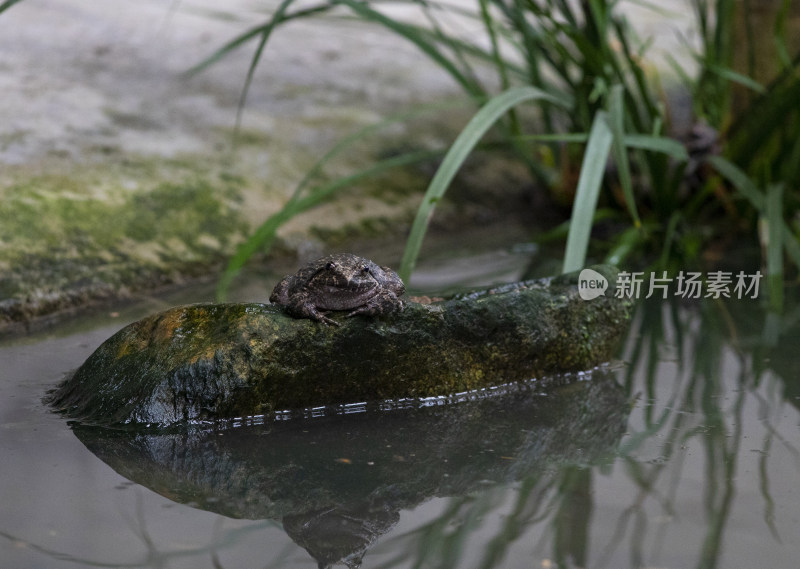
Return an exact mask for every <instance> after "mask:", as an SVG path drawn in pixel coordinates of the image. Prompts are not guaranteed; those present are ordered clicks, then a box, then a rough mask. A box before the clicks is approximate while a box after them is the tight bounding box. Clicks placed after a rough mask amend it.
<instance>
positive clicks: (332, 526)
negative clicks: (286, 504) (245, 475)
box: [283, 505, 400, 568]
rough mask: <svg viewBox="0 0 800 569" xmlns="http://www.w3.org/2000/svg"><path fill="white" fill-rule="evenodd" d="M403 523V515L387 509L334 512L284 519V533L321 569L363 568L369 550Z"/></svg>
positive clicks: (357, 509) (340, 509)
mask: <svg viewBox="0 0 800 569" xmlns="http://www.w3.org/2000/svg"><path fill="white" fill-rule="evenodd" d="M399 519H400V514H399V513H398V512H397V511H395V510H390V509H388V508H387V507H382V508H381V507H377V508H374V507H371V505H365V506H361V507H357V508H354V507H349V508H348V510H347V511H344V510H343V509H342V508H330V509H327V510H320V511H318V512H308V513H304V514H298V515H289V516H284V518H283V529H284V530H286V533H287V534H289V537H291V538H292V539H293V540H294V542H295V543H297V544H298V545H301V546H302V547H303V548H304V549H305V550H306V551H308V552H309V553H310V554H311V557H313V558H314V559H316V560H317V562H318V563H319V566H320V568H323V567H330V566H331V565H333V564H334V563H339V562H343V563H344V564H345V565H347V566H348V567H360V566H361V559H362V557H363V556H364V553H366V551H367V549H369V547H370V546H371V545H372V544H373V543H374V542H375V540H376V539H378V538H379V537H380V536H382V535H383V534H385V533H387V532H388V531H389V530H390V529H392V528H393V527H394V525H395V524H396V523H397V521H398V520H399Z"/></svg>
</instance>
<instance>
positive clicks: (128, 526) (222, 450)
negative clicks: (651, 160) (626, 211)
mask: <svg viewBox="0 0 800 569" xmlns="http://www.w3.org/2000/svg"><path fill="white" fill-rule="evenodd" d="M525 256H526V253H525V252H524V251H523V252H518V253H517V254H507V255H504V256H494V257H492V258H493V259H495V260H496V262H495V263H486V264H487V265H492V266H491V267H490V268H489V269H487V275H486V276H485V278H486V279H489V280H492V279H496V278H498V276H497V275H502V278H508V277H509V276H511V277H512V278H513V274H514V272H515V271H517V270H519V267H520V266H521V265H522V264H523V260H524V258H525ZM484 259H485V258H484ZM458 266H463V265H458ZM473 266H475V264H473ZM450 268H451V267H449V266H448V265H447V264H440V266H439V267H438V268H437V269H436V270H431V271H425V272H423V273H422V274H421V277H420V280H419V281H418V282H419V283H422V285H425V284H426V283H436V285H437V286H445V285H448V284H452V283H447V282H445V281H446V279H444V278H443V275H446V274H448V271H449V270H450ZM453 272H458V271H453ZM473 277H474V275H473ZM459 278H463V275H461V276H460V277H459ZM473 282H474V280H473ZM422 285H419V286H422ZM262 290H263V289H262V285H261V284H260V283H256V284H253V285H252V288H247V287H245V288H244V289H242V290H240V291H239V294H240V295H242V296H243V297H249V298H257V297H258V296H257V295H258V294H259V292H258V291H262ZM795 292H796V291H795ZM209 293H210V289H208V288H201V289H194V290H187V291H182V292H181V293H180V294H179V295H178V296H174V297H167V298H160V299H147V300H145V301H143V302H141V303H138V304H135V305H129V306H126V307H121V308H120V307H115V308H114V310H115V312H113V313H111V312H110V311H106V312H102V313H98V314H96V315H95V316H94V317H86V318H81V319H77V320H75V321H73V322H70V323H67V324H65V325H62V326H60V327H59V328H55V329H50V330H48V331H44V332H40V333H37V334H35V335H31V336H25V337H19V338H16V339H10V338H7V339H6V340H4V342H3V343H2V344H1V345H0V362H2V370H3V371H2V380H1V381H0V456H2V475H0V508H1V509H0V566H2V567H9V568H15V569H23V568H61V567H114V568H118V567H126V568H127V567H130V568H139V567H141V568H159V569H161V568H169V569H173V568H174V569H177V568H184V567H186V568H189V567H191V568H192V569H201V568H205V567H208V568H219V567H224V568H240V567H265V568H266V567H292V568H313V567H317V566H318V565H322V566H324V565H325V564H328V563H332V562H334V561H337V560H341V561H342V562H343V563H347V564H349V565H350V566H351V567H355V566H358V564H359V563H362V565H361V566H362V567H364V568H376V567H381V568H384V567H385V568H388V567H403V568H406V567H437V568H438V567H459V568H461V567H467V568H469V567H509V568H516V567H526V568H531V567H533V568H543V569H547V568H556V567H559V568H572V567H592V568H596V567H609V568H622V569H624V568H640V567H641V568H651V567H652V568H655V567H658V568H695V567H696V568H711V567H719V568H739V567H741V568H749V567H771V568H787V569H788V568H792V567H797V559H798V558H800V544H798V542H797V540H796V537H797V535H798V533H800V487H799V486H798V484H797V481H798V480H800V436H798V435H800V432H799V429H800V426H799V425H800V414H799V413H798V406H799V405H800V373H798V372H800V357H798V353H797V351H796V346H797V337H798V334H799V333H800V309H798V307H797V304H796V303H795V304H792V306H790V308H789V309H787V310H786V312H785V314H784V315H782V316H780V317H776V316H774V315H773V316H770V315H769V314H768V313H766V312H764V311H763V310H762V309H761V308H760V307H759V305H758V303H757V301H745V300H739V301H736V300H731V301H729V302H727V303H722V304H717V303H713V302H705V303H699V304H685V305H681V304H676V303H672V302H662V303H654V304H647V305H642V306H641V307H640V309H639V311H638V313H637V316H636V319H635V321H634V324H633V326H632V329H631V332H630V334H629V336H628V338H627V340H626V343H625V345H624V346H623V348H622V349H621V352H620V358H619V360H618V361H615V362H612V363H611V364H610V365H607V366H602V367H601V368H598V369H597V370H594V371H592V372H590V373H585V374H580V375H575V376H565V377H562V378H557V379H556V380H553V385H550V386H547V385H543V384H542V383H541V382H532V383H530V384H528V385H523V386H518V387H509V388H507V389H505V390H499V391H503V393H502V394H497V393H494V394H489V393H486V394H483V395H480V396H476V397H473V398H472V400H467V401H463V402H461V403H458V404H456V405H433V404H431V405H428V406H424V407H419V408H411V407H408V408H395V409H393V410H390V411H384V412H374V411H371V410H368V409H367V410H363V409H359V411H360V412H358V413H352V414H346V415H327V416H323V417H318V418H315V419H310V420H307V421H283V422H280V423H276V424H271V425H261V426H251V427H239V428H236V429H232V430H219V431H214V430H209V431H200V430H198V431H195V432H192V433H171V434H162V435H155V434H153V435H139V436H132V435H131V434H127V433H113V432H107V431H102V430H96V429H86V428H77V427H76V428H71V427H70V426H69V425H68V424H67V423H66V422H65V421H64V420H63V419H62V418H61V417H59V416H56V415H53V414H52V413H51V412H50V411H49V410H48V409H47V408H46V407H45V406H44V405H43V404H42V402H41V398H42V396H43V395H44V394H45V392H46V391H47V390H48V389H49V388H51V387H52V386H53V385H54V384H55V383H56V382H57V381H58V380H59V379H60V378H61V377H62V376H63V374H64V373H65V372H67V371H69V370H70V369H73V368H75V367H77V366H78V365H80V363H81V362H82V361H83V360H84V359H85V358H86V357H87V356H88V355H89V354H90V353H91V352H92V351H93V350H94V349H95V348H96V347H97V346H98V345H99V344H100V343H101V342H102V341H103V340H104V339H106V338H107V337H108V336H110V335H111V334H112V333H113V332H115V331H116V330H118V329H119V328H120V327H121V326H123V325H124V324H125V323H127V322H129V321H132V320H135V319H136V318H138V317H140V316H142V315H144V314H147V313H150V312H153V311H154V310H158V309H160V308H162V307H164V306H167V305H169V304H174V303H177V302H183V301H187V300H191V301H194V300H204V299H205V298H207V296H208V295H209ZM789 296H790V298H796V297H797V295H796V294H793V293H790V295H789ZM790 304H791V303H790Z"/></svg>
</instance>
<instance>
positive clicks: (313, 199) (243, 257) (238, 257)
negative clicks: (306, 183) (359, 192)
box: [217, 151, 441, 302]
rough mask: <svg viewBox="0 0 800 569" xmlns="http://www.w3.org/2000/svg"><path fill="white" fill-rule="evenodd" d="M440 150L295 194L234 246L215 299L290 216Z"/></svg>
mask: <svg viewBox="0 0 800 569" xmlns="http://www.w3.org/2000/svg"><path fill="white" fill-rule="evenodd" d="M440 154H441V153H440V152H439V151H419V152H412V153H408V154H403V155H400V156H393V157H392V158H387V159H386V160H382V161H380V162H378V163H376V164H374V165H373V166H371V167H369V168H366V169H364V170H361V171H359V172H356V173H355V174H353V175H351V176H345V177H343V178H339V179H337V180H334V181H333V182H331V183H329V184H326V185H324V186H320V187H318V188H314V190H313V191H312V192H311V193H310V194H309V195H307V196H305V197H302V198H301V197H299V196H298V195H295V196H293V197H292V199H290V200H289V202H287V203H286V205H285V206H284V207H283V209H281V210H280V211H278V212H277V213H275V214H273V215H271V216H270V217H269V218H268V219H267V220H266V221H265V222H264V223H262V224H261V225H260V226H259V227H258V228H257V229H256V230H255V231H254V232H253V234H252V235H250V237H248V238H247V239H246V240H245V241H244V242H243V243H241V244H240V245H239V247H238V248H237V249H236V253H235V254H234V255H233V257H231V259H230V261H228V266H227V267H226V268H225V271H224V272H223V274H222V276H221V277H220V280H219V283H218V284H217V299H218V300H219V301H220V302H222V301H223V300H225V298H226V297H227V295H228V290H229V289H230V286H231V283H232V282H233V280H234V279H235V278H236V276H237V275H238V274H239V272H240V271H241V270H242V268H243V267H244V266H245V264H247V261H249V260H250V258H251V257H252V256H253V255H255V254H256V253H257V252H258V251H265V250H267V249H269V247H271V246H272V243H273V242H274V240H275V236H276V233H277V231H278V229H279V228H280V227H281V226H282V225H283V224H284V223H286V222H287V221H289V220H290V219H292V218H293V217H294V216H296V215H299V214H301V213H303V212H304V211H308V210H309V209H311V208H313V207H315V206H317V205H319V204H321V203H323V202H324V201H325V200H327V199H330V198H331V197H332V196H333V195H334V194H335V193H336V192H338V191H339V190H342V189H344V188H346V187H348V186H350V185H352V184H353V183H354V182H357V181H358V180H361V179H363V178H368V177H370V176H375V175H377V174H380V173H382V172H385V171H386V170H389V169H391V168H398V167H400V166H406V165H409V164H414V163H416V162H421V161H423V160H430V159H431V158H434V157H436V156H438V155H440Z"/></svg>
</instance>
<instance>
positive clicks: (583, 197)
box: [563, 111, 614, 273]
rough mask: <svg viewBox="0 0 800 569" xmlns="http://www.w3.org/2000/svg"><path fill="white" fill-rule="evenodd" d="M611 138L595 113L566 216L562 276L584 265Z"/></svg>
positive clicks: (603, 120) (600, 115)
mask: <svg viewBox="0 0 800 569" xmlns="http://www.w3.org/2000/svg"><path fill="white" fill-rule="evenodd" d="M613 139H614V136H613V134H612V132H611V129H610V128H609V126H608V122H607V115H606V113H605V112H604V111H599V112H598V113H597V114H596V115H595V117H594V121H593V123H592V130H591V131H590V132H589V142H588V143H587V145H586V153H585V154H584V156H583V163H582V164H581V175H580V178H578V189H577V190H576V193H575V203H574V204H573V206H572V215H571V216H570V223H569V235H568V236H567V249H566V251H565V252H564V267H563V272H565V273H568V272H570V271H577V270H578V269H581V268H583V266H584V264H585V263H586V250H587V249H588V247H589V236H590V234H591V230H592V219H593V218H594V212H595V209H597V198H598V196H599V195H600V188H601V186H602V184H603V175H604V174H605V170H606V163H607V161H608V155H609V152H610V151H611V143H612V142H613Z"/></svg>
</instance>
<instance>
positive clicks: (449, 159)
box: [399, 86, 569, 282]
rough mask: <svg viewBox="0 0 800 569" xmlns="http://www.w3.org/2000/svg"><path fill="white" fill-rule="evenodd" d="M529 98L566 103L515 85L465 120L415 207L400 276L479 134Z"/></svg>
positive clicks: (406, 276)
mask: <svg viewBox="0 0 800 569" xmlns="http://www.w3.org/2000/svg"><path fill="white" fill-rule="evenodd" d="M530 100H542V101H549V102H551V103H553V104H555V105H558V106H562V107H568V104H569V103H568V101H565V100H562V99H558V98H556V97H554V96H553V95H551V94H549V93H546V92H544V91H542V90H541V89H536V88H535V87H528V86H526V87H515V88H512V89H509V90H508V91H505V92H504V93H501V94H500V95H497V96H496V97H494V98H492V99H490V100H489V102H487V103H486V104H485V105H484V106H483V107H481V109H480V110H479V111H478V112H477V113H476V114H475V116H474V117H472V119H471V120H470V121H469V123H468V124H467V126H466V127H465V128H464V130H463V131H462V132H461V134H459V135H458V138H456V140H455V142H454V143H453V145H452V146H451V147H450V150H449V151H448V152H447V154H446V155H445V157H444V160H442V163H441V165H440V166H439V169H438V170H437V171H436V174H435V175H434V177H433V179H432V180H431V183H430V185H429V186H428V189H427V190H426V192H425V196H424V197H423V199H422V203H421V204H420V206H419V209H418V210H417V215H416V217H415V219H414V223H413V225H412V226H411V233H410V235H409V236H408V241H407V242H406V249H405V252H404V253H403V260H402V261H401V263H400V270H399V274H400V277H401V278H402V279H403V280H405V281H406V282H407V281H408V279H409V277H410V276H411V272H412V271H413V270H414V266H415V265H416V263H417V257H418V256H419V251H420V248H421V247H422V240H423V239H424V237H425V233H426V231H427V229H428V222H429V221H430V218H431V216H432V215H433V212H434V210H435V209H436V204H437V203H438V202H439V200H440V199H441V198H442V196H444V194H445V192H446V191H447V188H448V187H449V186H450V182H451V181H452V180H453V177H454V176H455V175H456V172H458V170H459V168H461V165H462V164H463V163H464V160H466V159H467V156H469V154H470V152H472V149H473V148H474V147H475V145H476V144H478V142H479V141H480V139H481V138H483V135H484V134H486V131H488V130H489V129H490V128H491V127H492V125H494V124H495V123H496V122H497V121H498V120H499V119H500V117H502V116H503V115H504V114H505V113H506V112H507V111H508V110H509V109H511V108H513V107H514V106H516V105H519V104H520V103H522V102H525V101H530Z"/></svg>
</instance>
